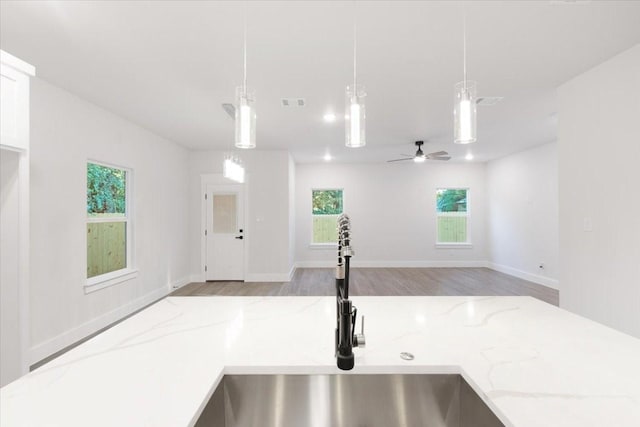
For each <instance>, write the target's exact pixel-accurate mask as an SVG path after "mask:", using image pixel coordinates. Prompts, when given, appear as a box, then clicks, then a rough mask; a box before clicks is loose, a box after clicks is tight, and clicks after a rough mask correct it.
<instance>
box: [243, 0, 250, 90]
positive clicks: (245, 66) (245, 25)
mask: <svg viewBox="0 0 640 427" xmlns="http://www.w3.org/2000/svg"><path fill="white" fill-rule="evenodd" d="M248 9H249V8H248V2H246V1H245V3H244V19H243V21H244V22H243V24H244V25H243V27H244V29H243V46H242V51H243V59H242V62H243V64H242V70H243V74H244V80H243V82H242V87H243V92H244V94H245V95H246V94H247V15H248V13H249V10H248Z"/></svg>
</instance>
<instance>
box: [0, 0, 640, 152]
mask: <svg viewBox="0 0 640 427" xmlns="http://www.w3.org/2000/svg"><path fill="white" fill-rule="evenodd" d="M0 4H1V6H0V7H1V9H0V12H1V26H0V29H1V32H0V45H1V47H2V49H3V50H6V51H8V52H10V53H11V54H13V55H15V56H18V57H20V58H22V59H24V60H26V61H27V62H29V63H32V64H33V65H35V66H36V67H37V73H38V76H40V77H42V78H44V79H46V80H48V81H49V82H51V83H54V84H56V85H58V86H61V87H63V88H65V89H67V90H69V91H71V92H73V93H76V94H78V95H79V96H81V97H83V98H85V99H88V100H90V101H92V102H94V103H96V104H98V105H100V106H102V107H104V108H106V109H108V110H111V111H113V112H115V113H117V114H119V115H121V116H123V117H126V118H128V119H129V120H131V121H133V122H135V123H138V124H140V125H142V126H144V127H146V128H148V129H150V130H152V131H153V132H155V133H157V134H159V135H162V136H164V137H166V138H168V139H171V140H173V141H175V142H177V143H179V144H181V145H184V146H185V147H189V148H191V149H196V150H206V149H223V150H227V149H231V147H232V146H233V135H234V131H233V121H232V120H231V118H229V116H227V114H226V113H225V112H224V111H223V110H222V108H221V104H222V103H225V102H233V98H234V93H235V87H236V86H237V85H239V84H240V83H241V81H242V28H243V27H242V22H243V10H244V8H243V4H244V2H205V1H175V2H172V1H156V2H137V1H114V2H106V1H104V2H82V1H49V2H28V1H18V2H13V1H2V2H1V3H0ZM353 5H354V3H353V2H352V1H346V2H344V1H335V2H331V1H296V2H288V1H278V2H275V1H256V2H248V4H247V6H246V8H247V10H248V15H247V16H248V18H247V19H248V63H249V64H248V67H249V86H251V87H253V88H254V89H255V90H256V93H257V112H258V122H257V123H258V135H257V144H258V148H259V149H289V150H290V151H291V152H292V153H293V155H294V157H295V159H296V161H298V162H320V161H322V157H323V155H324V154H325V153H326V152H330V153H331V154H332V155H333V156H334V157H335V158H336V160H337V161H357V162H369V161H372V162H373V161H377V162H382V161H384V160H386V159H390V158H397V157H398V154H400V153H407V154H411V153H413V151H414V149H413V148H412V144H413V141H414V140H416V139H425V140H428V141H430V142H429V144H428V145H427V146H426V147H425V151H426V152H430V151H436V150H441V149H443V150H447V151H449V152H450V153H452V155H453V156H454V160H462V158H463V157H464V155H465V154H466V152H467V150H472V151H473V154H474V155H475V159H476V160H479V161H485V160H488V159H492V158H497V157H501V156H504V155H507V154H509V153H513V152H516V151H520V150H523V149H525V148H527V147H531V146H534V145H538V144H542V143H545V142H549V141H552V140H554V138H555V134H556V121H557V118H556V115H555V114H554V113H555V112H556V110H555V108H556V103H555V88H556V87H558V86H559V85H560V84H562V83H563V82H565V81H567V80H569V79H571V78H572V77H574V76H576V75H577V74H580V73H581V72H583V71H586V70H587V69H589V68H591V67H593V66H595V65H596V64H598V63H601V62H603V61H604V60H606V59H608V58H610V57H612V56H614V55H615V54H617V53H619V52H621V51H623V50H626V49H628V48H630V47H631V46H633V45H635V44H636V43H639V42H640V2H637V1H636V2H629V1H627V2H622V1H601V2H597V1H590V2H568V3H567V2H558V1H528V2H515V1H512V2H506V1H503V2H495V1H494V2H485V1H472V2H450V1H449V2H434V1H430V2H419V1H407V2H401V1H367V2H365V1H358V2H357V6H356V7H357V20H358V71H359V77H358V80H359V82H360V83H362V84H364V85H365V86H366V88H367V92H368V97H367V147H365V148H363V149H346V148H344V130H343V128H344V126H343V123H344V122H343V120H340V119H339V120H338V121H336V122H335V123H334V124H331V125H330V124H326V123H324V122H323V120H322V116H323V114H324V113H325V112H327V111H333V112H335V113H336V114H337V115H338V117H340V116H342V115H343V114H344V105H343V104H344V88H345V86H346V85H347V84H349V83H350V81H351V78H352V77H351V76H352V25H353ZM463 6H464V10H465V11H466V14H467V33H468V70H469V78H470V79H473V80H477V81H478V88H479V89H478V92H479V96H503V97H504V100H503V101H502V102H501V103H500V104H498V105H496V106H492V107H479V111H478V142H477V143H476V144H473V145H471V146H456V145H454V144H453V143H452V142H451V141H452V139H453V130H452V109H453V85H454V84H455V83H456V82H457V81H460V80H461V79H462V76H461V74H462V19H461V16H462V12H463ZM283 97H301V98H305V100H306V102H307V105H306V106H305V107H304V108H301V109H291V108H290V109H285V108H283V107H281V106H280V99H281V98H283Z"/></svg>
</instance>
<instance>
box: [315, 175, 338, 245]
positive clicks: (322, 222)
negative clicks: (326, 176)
mask: <svg viewBox="0 0 640 427" xmlns="http://www.w3.org/2000/svg"><path fill="white" fill-rule="evenodd" d="M342 197H343V190H342V189H341V188H339V189H338V188H334V189H322V190H311V222H312V230H313V231H312V237H311V243H312V244H320V245H322V244H334V243H337V242H338V232H337V231H336V230H337V227H336V223H337V219H338V216H340V214H341V213H342V212H343V198H342Z"/></svg>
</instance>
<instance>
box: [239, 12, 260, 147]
mask: <svg viewBox="0 0 640 427" xmlns="http://www.w3.org/2000/svg"><path fill="white" fill-rule="evenodd" d="M243 39H244V42H243V81H242V86H238V87H237V88H236V116H235V119H236V147H238V148H245V149H246V148H255V147H256V108H255V101H256V97H255V93H254V92H253V91H252V90H250V89H249V88H248V87H247V8H246V7H245V11H244V34H243Z"/></svg>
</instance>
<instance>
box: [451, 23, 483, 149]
mask: <svg viewBox="0 0 640 427" xmlns="http://www.w3.org/2000/svg"><path fill="white" fill-rule="evenodd" d="M462 27H463V30H462V34H463V36H462V37H463V41H462V51H463V53H462V55H463V65H462V67H463V80H462V81H461V82H458V83H456V85H455V86H454V90H455V100H454V105H455V107H454V110H453V122H454V125H453V134H454V138H453V142H454V143H456V144H470V143H472V142H476V139H477V137H476V113H477V111H476V101H477V88H476V82H474V81H471V80H467V18H466V16H463V18H462Z"/></svg>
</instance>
